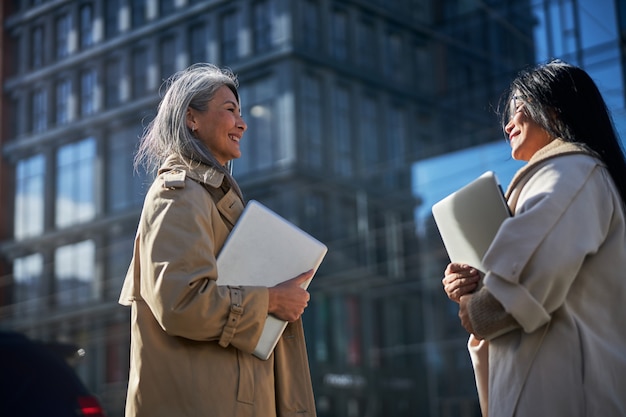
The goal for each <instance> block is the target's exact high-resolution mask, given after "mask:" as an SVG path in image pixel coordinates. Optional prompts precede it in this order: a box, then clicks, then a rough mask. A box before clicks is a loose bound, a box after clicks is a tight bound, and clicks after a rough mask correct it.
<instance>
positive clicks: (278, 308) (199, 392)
mask: <svg viewBox="0 0 626 417" xmlns="http://www.w3.org/2000/svg"><path fill="white" fill-rule="evenodd" d="M165 86H166V92H165V95H164V96H163V99H162V100H161V102H160V104H159V107H158V112H157V115H156V117H155V118H154V120H153V121H152V122H151V123H150V125H149V126H148V128H147V129H146V131H145V133H144V135H143V137H142V140H141V143H140V146H139V150H138V152H137V155H136V158H135V164H136V166H137V167H139V166H140V165H142V164H143V165H145V166H146V168H147V169H148V171H152V172H156V174H157V175H156V178H155V180H154V182H153V183H152V185H151V187H150V189H149V190H148V193H147V195H146V199H145V202H144V206H143V210H142V213H141V218H140V220H139V225H138V229H137V235H136V238H135V246H134V251H133V259H132V261H131V264H130V267H129V269H128V273H127V275H126V279H125V282H124V286H123V288H122V293H121V295H120V303H121V304H123V305H128V306H131V311H132V315H131V361H130V375H129V383H128V393H127V400H126V416H139V417H141V416H149V417H159V416H164V417H171V416H177V417H183V416H190V417H191V416H193V417H196V416H199V415H207V416H212V417H221V416H224V417H236V416H261V417H272V416H286V415H295V414H298V415H299V416H315V404H314V400H313V391H312V387H311V378H310V372H309V365H308V362H307V354H306V346H305V342H304V332H303V329H302V321H301V319H300V316H301V315H302V313H303V311H304V309H305V308H306V306H307V303H308V300H309V294H308V292H307V291H306V290H304V289H302V288H301V286H300V285H301V284H302V283H304V282H305V281H307V280H308V279H310V278H311V276H312V271H308V272H304V273H302V274H300V275H299V276H297V277H295V278H293V279H291V280H288V281H286V282H284V283H282V284H279V285H277V286H275V287H271V288H266V287H252V286H242V287H230V286H220V285H217V283H216V280H217V277H218V271H217V268H216V257H217V253H218V252H219V250H220V249H221V247H222V245H223V244H224V242H225V240H226V238H227V237H228V234H229V233H230V231H231V230H232V228H233V226H234V224H235V222H236V221H237V218H238V217H239V215H240V214H241V212H242V211H243V208H244V200H243V197H242V194H241V190H240V189H239V186H238V185H237V182H236V181H235V180H234V178H233V177H232V175H231V173H230V172H229V169H228V166H229V164H230V161H232V160H233V159H235V158H239V157H240V156H241V150H240V148H239V142H240V140H241V139H242V137H243V134H244V132H245V131H246V129H247V125H246V123H245V121H244V120H243V118H242V117H241V108H240V99H239V94H238V92H237V87H238V84H237V79H236V77H235V75H234V74H233V73H232V72H230V71H227V70H224V69H220V68H218V67H216V66H214V65H211V64H196V65H193V66H191V67H189V68H188V69H186V70H184V71H181V72H179V73H177V74H175V75H174V76H173V77H172V78H171V79H170V80H168V81H167V83H166V85H165ZM241 256H242V257H245V256H246V254H242V255H241ZM259 273H262V271H259ZM268 314H273V315H274V316H276V317H278V318H280V319H282V320H285V321H288V322H289V324H288V326H287V329H286V330H285V332H284V334H283V337H282V338H281V340H280V341H279V342H278V345H277V346H276V348H275V350H274V353H273V354H272V355H271V356H270V358H269V359H268V360H266V361H263V360H261V359H258V358H256V357H255V356H253V355H252V354H251V353H252V352H253V350H254V348H255V347H256V345H257V342H258V340H259V338H260V336H261V332H262V330H263V326H264V323H265V320H266V317H267V315H268Z"/></svg>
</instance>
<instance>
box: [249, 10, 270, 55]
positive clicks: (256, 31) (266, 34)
mask: <svg viewBox="0 0 626 417" xmlns="http://www.w3.org/2000/svg"><path fill="white" fill-rule="evenodd" d="M272 5H273V3H272V2H270V1H268V0H264V1H258V2H256V3H254V8H253V19H254V21H253V36H252V39H253V41H254V50H255V52H263V51H267V50H268V49H270V48H271V47H272V19H273V18H274V17H273V10H272Z"/></svg>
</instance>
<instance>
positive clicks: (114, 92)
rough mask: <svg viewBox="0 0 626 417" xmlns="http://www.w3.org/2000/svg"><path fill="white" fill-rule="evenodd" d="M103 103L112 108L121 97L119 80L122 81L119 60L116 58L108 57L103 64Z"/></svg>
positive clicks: (118, 102)
mask: <svg viewBox="0 0 626 417" xmlns="http://www.w3.org/2000/svg"><path fill="white" fill-rule="evenodd" d="M105 72H106V74H105V78H106V87H105V91H104V93H105V105H106V107H107V108H112V107H115V106H117V105H118V104H120V101H121V100H120V98H121V88H122V87H121V82H122V68H121V62H120V61H119V60H118V59H110V60H108V61H107V63H106V64H105Z"/></svg>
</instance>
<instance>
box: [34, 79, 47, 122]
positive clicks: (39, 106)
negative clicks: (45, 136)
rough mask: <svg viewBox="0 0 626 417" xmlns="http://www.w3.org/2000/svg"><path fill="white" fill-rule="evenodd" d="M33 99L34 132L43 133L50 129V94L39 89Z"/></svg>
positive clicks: (43, 89)
mask: <svg viewBox="0 0 626 417" xmlns="http://www.w3.org/2000/svg"><path fill="white" fill-rule="evenodd" d="M32 97H33V98H32V123H33V132H34V133H42V132H44V131H45V130H46V129H47V128H48V92H47V91H46V89H45V88H38V89H37V90H35V91H34V92H33V96H32Z"/></svg>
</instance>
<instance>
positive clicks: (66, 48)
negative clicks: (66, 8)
mask: <svg viewBox="0 0 626 417" xmlns="http://www.w3.org/2000/svg"><path fill="white" fill-rule="evenodd" d="M71 30H72V20H71V17H70V15H69V14H66V15H63V16H59V17H58V18H57V20H56V58H57V59H61V58H65V57H66V56H68V55H69V52H70V31H71Z"/></svg>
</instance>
